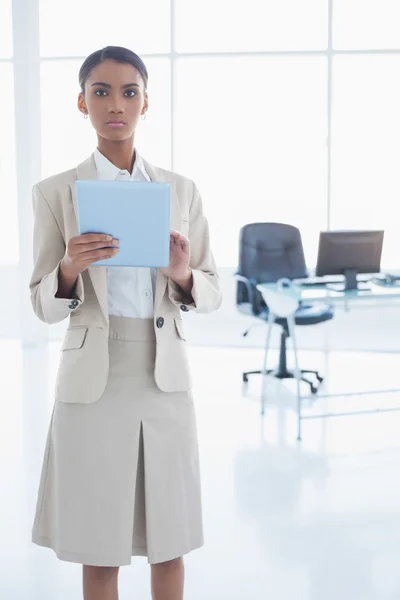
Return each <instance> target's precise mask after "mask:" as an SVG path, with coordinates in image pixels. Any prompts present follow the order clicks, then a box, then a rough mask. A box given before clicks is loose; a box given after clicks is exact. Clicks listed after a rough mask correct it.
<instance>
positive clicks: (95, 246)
mask: <svg viewBox="0 0 400 600" xmlns="http://www.w3.org/2000/svg"><path fill="white" fill-rule="evenodd" d="M118 244H119V240H112V241H111V242H108V244H104V242H91V243H90V244H80V245H78V246H76V247H75V252H76V253H77V254H78V255H79V254H83V253H84V252H94V251H95V250H104V249H106V248H118Z"/></svg>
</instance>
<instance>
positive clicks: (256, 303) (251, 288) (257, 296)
mask: <svg viewBox="0 0 400 600" xmlns="http://www.w3.org/2000/svg"><path fill="white" fill-rule="evenodd" d="M234 277H235V279H236V281H238V282H240V283H243V284H244V285H245V286H246V290H247V295H248V299H249V303H250V304H251V310H252V312H253V315H254V316H257V315H259V314H260V312H261V309H262V308H264V307H265V306H266V305H265V303H264V300H263V297H262V294H261V293H260V292H259V291H258V290H257V281H255V280H254V279H248V278H247V277H243V275H240V274H239V273H235V274H234Z"/></svg>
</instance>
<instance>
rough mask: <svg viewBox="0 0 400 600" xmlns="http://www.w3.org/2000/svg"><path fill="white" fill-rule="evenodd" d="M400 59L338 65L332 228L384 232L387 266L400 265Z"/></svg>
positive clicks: (360, 59)
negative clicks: (380, 230)
mask: <svg viewBox="0 0 400 600" xmlns="http://www.w3.org/2000/svg"><path fill="white" fill-rule="evenodd" d="M398 72H400V56H398V55H395V56H390V55H386V56H368V55H367V56H351V57H349V56H346V57H344V56H338V57H336V59H335V62H334V82H335V83H334V88H333V89H334V96H333V137H332V210H331V227H332V228H333V229H342V228H343V229H351V228H354V229H377V228H383V229H385V241H384V252H383V257H382V264H383V266H386V267H389V268H393V267H398V265H399V242H398V240H399V226H398V223H399V219H398V213H399V206H400V179H399V164H400V111H399V106H400V78H398V77H394V76H393V74H394V73H398Z"/></svg>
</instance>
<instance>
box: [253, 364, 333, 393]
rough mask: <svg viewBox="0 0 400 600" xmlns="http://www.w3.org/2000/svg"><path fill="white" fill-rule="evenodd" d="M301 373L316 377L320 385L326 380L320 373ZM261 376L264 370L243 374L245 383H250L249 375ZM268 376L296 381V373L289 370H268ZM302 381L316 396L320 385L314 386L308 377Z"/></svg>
mask: <svg viewBox="0 0 400 600" xmlns="http://www.w3.org/2000/svg"><path fill="white" fill-rule="evenodd" d="M300 373H301V374H302V375H304V374H307V373H310V374H312V375H315V377H316V379H317V380H318V382H319V383H320V384H321V383H322V382H323V380H324V378H323V377H321V375H320V374H319V373H318V371H311V370H309V369H300ZM261 374H262V370H258V371H247V372H246V373H243V383H248V381H249V375H261ZM266 374H267V375H273V376H274V377H276V378H277V379H295V373H294V371H289V369H285V370H281V369H268V370H267V371H266ZM301 381H304V382H305V383H307V384H308V385H309V386H310V390H311V393H312V394H316V393H317V392H318V388H319V385H317V386H316V385H315V384H314V382H312V381H310V380H309V379H307V378H306V377H301Z"/></svg>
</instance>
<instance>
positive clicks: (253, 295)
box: [235, 223, 334, 394]
mask: <svg viewBox="0 0 400 600" xmlns="http://www.w3.org/2000/svg"><path fill="white" fill-rule="evenodd" d="M307 276H308V273H307V268H306V263H305V258H304V251H303V244H302V241H301V234H300V231H299V230H298V229H297V227H293V226H292V225H285V224H282V223H250V224H248V225H245V226H244V227H242V228H241V230H240V236H239V268H238V272H237V273H236V274H235V277H236V280H237V287H236V305H237V308H238V310H239V311H240V312H241V313H242V314H245V315H247V316H253V317H256V318H257V319H261V320H262V321H264V322H265V323H268V315H269V311H268V306H267V305H266V303H265V301H264V300H263V297H262V295H261V293H260V292H259V291H258V290H257V287H256V286H257V285H258V284H260V283H274V282H276V281H278V280H279V279H281V278H287V279H297V278H304V277H307ZM333 315H334V313H333V309H332V307H331V306H330V305H328V304H324V303H310V304H305V303H304V302H301V303H300V305H299V308H298V310H297V311H296V313H295V315H294V317H295V319H294V320H295V324H296V325H300V326H301V325H316V324H318V323H323V322H324V321H329V320H330V319H332V318H333ZM275 323H276V324H277V325H279V326H280V327H281V328H282V332H281V341H280V350H279V364H278V367H277V368H276V369H269V370H267V371H266V373H268V374H273V375H274V376H275V377H277V378H278V379H293V378H294V377H295V373H294V372H293V371H291V370H289V369H288V367H287V349H286V340H287V338H288V337H290V333H289V327H288V323H287V319H285V318H277V319H276V320H275ZM249 330H250V329H247V330H246V331H245V332H244V333H243V335H244V336H246V335H247V334H248V333H249ZM262 372H263V371H262V370H261V369H260V370H258V371H247V372H245V373H243V382H244V383H247V382H248V379H249V375H256V374H261V373H262ZM300 372H301V375H302V377H301V379H302V381H304V382H306V383H307V384H308V385H309V386H310V389H311V392H312V393H313V394H315V393H316V392H317V391H318V385H319V384H320V383H322V381H323V377H321V375H320V374H319V372H318V371H313V370H309V369H300ZM307 374H311V375H315V378H316V379H317V381H318V382H319V384H316V382H313V381H310V380H309V379H308V378H307V377H305V376H304V375H307Z"/></svg>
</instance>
